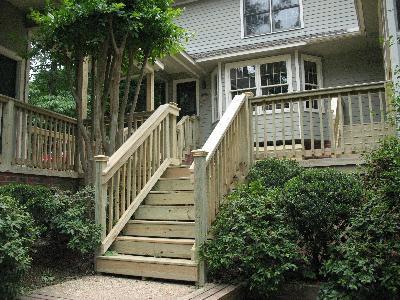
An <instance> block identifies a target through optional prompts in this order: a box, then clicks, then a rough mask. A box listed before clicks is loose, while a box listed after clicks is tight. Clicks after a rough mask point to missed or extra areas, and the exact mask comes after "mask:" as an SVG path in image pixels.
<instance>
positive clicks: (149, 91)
mask: <svg viewBox="0 0 400 300" xmlns="http://www.w3.org/2000/svg"><path fill="white" fill-rule="evenodd" d="M146 110H147V111H153V110H154V71H150V72H149V73H147V83H146Z"/></svg>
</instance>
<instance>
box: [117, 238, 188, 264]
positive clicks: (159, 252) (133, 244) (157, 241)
mask: <svg viewBox="0 0 400 300" xmlns="http://www.w3.org/2000/svg"><path fill="white" fill-rule="evenodd" d="M193 244H194V240H193V239H190V240H189V239H168V238H149V237H132V236H119V237H117V239H116V240H115V242H114V243H113V245H112V250H113V251H116V252H118V253H120V254H130V255H142V256H154V257H171V258H186V259H190V258H191V257H192V248H193Z"/></svg>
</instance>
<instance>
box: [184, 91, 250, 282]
mask: <svg viewBox="0 0 400 300" xmlns="http://www.w3.org/2000/svg"><path fill="white" fill-rule="evenodd" d="M249 108H250V107H249V101H248V97H247V96H246V95H245V94H243V95H240V96H236V97H235V98H234V99H233V101H232V103H231V104H230V106H229V107H228V109H227V111H226V112H225V113H224V115H223V116H222V118H221V120H220V121H219V123H218V124H217V126H216V127H215V129H214V130H213V132H212V133H211V135H210V137H209V138H208V140H207V141H206V143H205V144H204V146H203V147H202V148H201V149H199V150H196V151H193V152H192V153H193V156H194V163H193V165H192V169H193V170H194V193H195V194H194V199H195V209H196V250H198V247H199V246H200V245H202V244H203V243H204V241H205V240H206V238H207V233H208V229H209V227H210V225H211V223H212V222H213V221H214V220H215V218H216V215H217V214H218V212H219V209H220V206H221V204H222V201H223V199H224V196H225V195H226V194H228V193H229V192H230V191H231V188H232V186H233V185H234V184H235V182H236V181H237V180H238V179H240V177H241V176H245V175H247V172H248V169H249V167H250V166H251V164H252V155H253V153H252V151H253V149H252V147H251V140H250V134H251V122H250V109H249ZM198 263H199V268H198V269H199V277H198V278H199V284H200V285H201V284H204V281H205V268H204V262H202V261H201V260H198Z"/></svg>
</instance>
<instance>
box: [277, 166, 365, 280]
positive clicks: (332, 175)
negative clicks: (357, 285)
mask: <svg viewBox="0 0 400 300" xmlns="http://www.w3.org/2000/svg"><path fill="white" fill-rule="evenodd" d="M362 198H363V188H362V184H361V182H360V181H359V180H358V179H357V178H356V177H355V176H354V175H348V174H344V173H341V172H338V171H335V170H332V169H325V170H319V169H310V170H306V171H304V172H303V173H301V174H300V175H299V176H298V177H296V178H293V179H291V180H290V181H288V182H287V183H286V185H285V186H284V188H283V190H282V192H281V195H280V197H279V201H278V202H279V203H278V206H279V209H280V210H281V213H282V214H283V216H284V218H285V220H286V222H287V223H288V224H289V225H290V226H292V227H293V228H294V229H296V230H297V232H298V233H299V244H300V246H301V247H302V248H303V249H304V251H305V253H306V254H307V255H308V257H310V261H311V266H312V271H313V273H314V276H318V275H319V270H320V266H321V263H322V262H323V261H324V260H325V259H326V258H327V256H328V246H329V245H330V244H332V243H337V242H339V241H340V236H341V233H342V231H343V230H344V229H345V228H346V227H347V226H348V224H349V219H350V217H351V216H353V215H354V214H355V213H356V211H357V209H358V208H359V207H360V205H361V202H362Z"/></svg>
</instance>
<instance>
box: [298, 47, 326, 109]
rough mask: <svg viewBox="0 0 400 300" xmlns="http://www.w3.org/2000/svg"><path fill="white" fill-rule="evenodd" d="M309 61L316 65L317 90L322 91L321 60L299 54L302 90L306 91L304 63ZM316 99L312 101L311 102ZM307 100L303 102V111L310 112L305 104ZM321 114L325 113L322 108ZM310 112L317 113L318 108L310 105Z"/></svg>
mask: <svg viewBox="0 0 400 300" xmlns="http://www.w3.org/2000/svg"><path fill="white" fill-rule="evenodd" d="M305 61H309V62H313V63H315V64H316V65H317V80H318V89H322V88H323V87H324V77H323V73H322V58H321V57H319V56H314V55H307V54H301V77H302V80H301V81H302V90H303V91H306V70H305V66H304V62H305ZM315 100H316V99H313V102H314V101H315ZM308 101H309V100H306V101H304V102H303V103H304V111H310V108H307V107H306V105H307V102H308ZM321 109H322V112H325V110H324V107H322V108H321ZM312 111H313V112H319V108H318V107H317V108H314V103H312Z"/></svg>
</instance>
